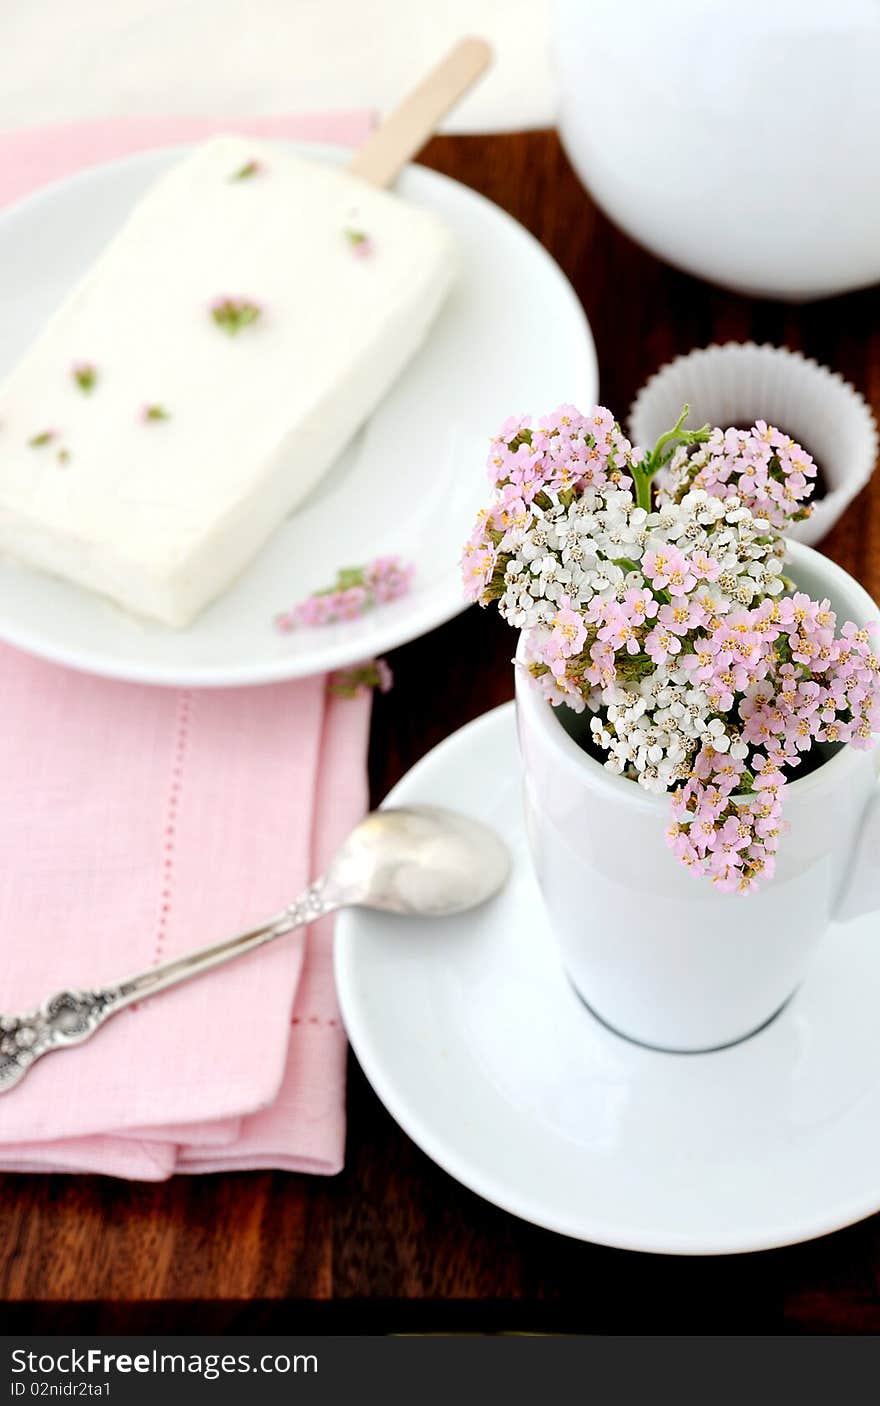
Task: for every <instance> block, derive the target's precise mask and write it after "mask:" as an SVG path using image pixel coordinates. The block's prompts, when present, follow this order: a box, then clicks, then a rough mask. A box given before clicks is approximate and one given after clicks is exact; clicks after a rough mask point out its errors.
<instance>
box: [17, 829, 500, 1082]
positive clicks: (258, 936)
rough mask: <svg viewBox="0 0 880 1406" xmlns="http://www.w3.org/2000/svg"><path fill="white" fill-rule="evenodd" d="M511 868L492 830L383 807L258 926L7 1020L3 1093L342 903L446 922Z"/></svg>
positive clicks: (492, 889)
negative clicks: (60, 1055)
mask: <svg viewBox="0 0 880 1406" xmlns="http://www.w3.org/2000/svg"><path fill="white" fill-rule="evenodd" d="M509 867H510V864H509V859H508V855H507V851H506V849H505V847H504V845H503V844H502V843H501V841H500V840H499V839H498V838H497V836H496V835H494V834H493V832H492V831H491V830H490V829H488V827H487V826H485V825H481V824H480V823H479V822H478V821H476V820H470V819H468V817H467V816H464V815H458V814H457V813H456V812H455V811H451V810H440V809H439V808H437V807H435V806H409V807H401V808H400V809H393V808H389V809H387V810H377V811H374V812H373V813H372V814H371V815H368V816H367V817H366V819H365V820H362V821H361V823H360V825H358V826H357V827H356V829H354V830H353V831H352V832H351V834H350V835H349V837H348V839H347V840H346V841H345V843H344V844H343V846H342V848H341V849H340V850H339V851H338V853H337V854H336V856H335V858H334V859H333V861H332V863H331V864H330V867H329V869H328V870H327V872H326V874H324V875H323V877H322V878H320V879H316V880H315V882H314V883H313V884H310V885H309V887H308V888H307V889H306V890H305V891H304V892H303V893H301V894H300V896H299V897H298V898H295V899H294V901H293V902H292V903H289V904H288V905H287V907H286V908H282V910H281V912H280V913H276V914H275V916H274V918H270V919H269V921H268V922H266V923H264V924H263V925H262V926H261V927H258V928H253V929H252V930H251V931H250V932H245V933H241V934H240V935H239V936H238V937H230V938H227V940H226V941H225V942H217V943H214V944H213V945H212V946H210V947H200V948H198V949H197V950H196V951H195V952H190V953H189V954H188V955H187V956H185V957H177V958H175V960H174V961H172V962H165V963H164V964H163V965H162V966H159V967H151V968H150V970H149V971H145V972H141V973H140V974H139V975H137V976H131V977H128V979H127V980H125V981H119V982H115V983H114V984H113V985H111V986H100V987H97V988H95V990H93V991H59V992H58V994H57V995H55V996H51V997H50V998H49V1000H48V1001H46V1002H45V1003H44V1004H43V1005H42V1006H40V1008H39V1009H38V1010H35V1011H30V1012H28V1014H27V1015H3V1016H0V1093H5V1092H6V1090H7V1089H11V1088H12V1087H13V1086H14V1085H15V1084H17V1083H18V1082H19V1080H20V1079H22V1078H24V1076H25V1074H26V1073H27V1071H28V1070H29V1069H30V1067H31V1065H32V1064H33V1063H34V1061H35V1060H37V1059H39V1058H40V1056H41V1055H44V1054H49V1053H51V1051H53V1050H60V1049H66V1048H68V1047H69V1046H71V1045H78V1044H80V1043H81V1042H82V1041H83V1040H87V1039H88V1038H89V1036H90V1035H93V1034H94V1032H95V1031H96V1030H97V1029H98V1027H99V1026H101V1025H103V1024H104V1022H105V1021H106V1020H109V1019H110V1017H111V1016H113V1015H116V1013H117V1011H121V1010H123V1009H124V1008H125V1007H126V1006H130V1005H131V1003H132V1002H133V1001H143V1000H146V998H147V997H148V996H155V995H157V994H158V993H159V992H160V991H166V990H167V989H168V988H169V987H170V986H179V985H180V983H181V982H183V981H189V980H190V978H191V977H195V976H201V975H203V973H204V972H207V971H210V970H211V968H212V967H219V966H222V965H223V963H224V962H229V961H232V960H233V958H235V957H243V956H244V954H245V953H246V952H253V951H254V950H255V949H256V948H257V947H263V946H265V944H266V943H267V942H274V940H275V938H276V937H283V936H284V934H285V933H288V932H293V930H294V928H299V927H302V926H303V925H304V924H306V923H313V922H315V921H316V920H317V919H318V918H323V917H324V916H325V915H326V914H327V913H333V912H335V911H336V909H337V908H350V907H359V908H378V909H381V910H382V911H383V912H386V913H408V914H412V915H415V916H417V917H421V918H445V917H448V916H450V915H452V914H454V913H464V912H466V911H467V910H468V909H469V908H475V907H476V906H477V905H478V904H480V903H485V901H486V899H488V898H491V897H492V895H493V894H495V893H497V892H498V890H499V889H500V888H501V887H502V886H503V884H504V882H505V880H506V878H507V874H508V870H509Z"/></svg>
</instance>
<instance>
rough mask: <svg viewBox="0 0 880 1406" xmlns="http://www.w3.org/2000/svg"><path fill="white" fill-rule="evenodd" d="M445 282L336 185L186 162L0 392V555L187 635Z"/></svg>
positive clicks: (320, 466) (303, 483) (408, 352)
mask: <svg viewBox="0 0 880 1406" xmlns="http://www.w3.org/2000/svg"><path fill="white" fill-rule="evenodd" d="M454 269H455V258H454V248H453V243H452V239H451V236H450V235H449V233H448V232H447V230H446V229H445V228H444V226H443V225H442V224H441V223H440V222H439V221H438V220H437V219H435V218H434V216H433V215H432V214H430V213H429V212H428V211H426V210H423V209H420V208H416V207H415V206H413V205H410V204H408V203H407V202H406V201H405V200H402V199H400V198H399V197H397V196H395V195H392V194H389V193H388V192H386V191H383V190H378V189H375V188H374V187H372V186H370V185H368V184H367V183H366V182H364V181H361V180H359V179H358V178H356V177H355V176H353V175H348V174H346V172H345V171H344V170H343V169H341V168H337V167H335V166H332V165H328V164H324V163H322V162H318V161H311V160H306V159H304V158H300V157H297V156H294V155H291V154H289V153H288V152H286V151H284V150H283V149H279V148H276V147H273V146H267V145H265V144H262V143H257V142H252V141H248V140H244V139H242V138H238V137H222V138H219V139H217V140H215V141H212V142H210V143H209V144H207V145H206V146H204V147H201V148H200V149H198V150H197V151H196V152H195V153H194V154H192V155H190V156H187V157H186V158H185V159H183V160H181V161H180V163H179V164H177V165H176V166H174V167H173V169H171V170H170V171H169V172H168V173H167V174H166V175H164V176H162V177H161V178H160V179H159V180H158V181H157V182H156V183H155V185H153V186H152V187H151V189H150V190H149V191H148V192H147V193H146V195H145V196H144V197H143V199H142V200H141V201H140V203H139V204H138V205H137V207H136V208H135V210H134V212H133V213H132V215H131V216H130V218H129V219H128V221H127V223H126V224H125V226H124V227H123V229H122V230H121V231H120V233H119V234H118V235H117V236H116V237H115V238H114V239H113V241H112V242H111V244H110V245H109V247H108V248H107V249H106V250H105V252H104V253H103V254H102V256H101V257H100V258H99V259H98V261H97V263H96V264H95V265H94V267H93V268H92V269H91V271H90V272H89V273H88V274H87V275H86V276H85V277H84V279H83V280H82V282H81V283H80V284H79V286H78V287H77V288H76V289H75V290H74V292H73V293H72V294H71V295H70V296H69V297H68V299H67V300H66V302H65V303H64V304H63V306H62V307H61V309H60V310H59V311H58V312H57V313H56V314H55V316H54V317H53V318H52V320H51V321H50V323H49V325H48V327H47V328H46V329H45V331H44V332H43V334H42V335H41V336H40V337H39V339H38V340H37V342H36V344H35V345H34V346H32V347H31V349H30V350H29V352H28V353H27V355H26V356H25V358H24V360H23V361H22V362H21V363H20V365H19V366H18V367H17V369H16V370H15V371H13V373H12V374H11V376H10V377H9V378H8V380H7V381H6V382H5V384H4V385H3V386H2V388H0V549H2V550H5V551H8V552H10V553H13V554H14V555H15V556H16V557H18V558H20V559H21V560H23V561H26V562H28V563H30V564H32V565H34V566H37V567H40V568H42V569H44V570H46V571H49V572H52V573H54V574H56V575H58V576H62V577H65V578H67V579H69V580H71V581H74V582H77V583H79V584H80V585H82V586H86V587H89V588H91V589H92V590H94V591H98V592H100V593H102V594H103V595H105V596H108V597H110V598H111V599H112V600H113V601H115V602H117V603H118V604H119V605H121V606H123V607H125V608H126V609H128V610H130V611H132V612H135V613H136V614H139V615H144V616H149V617H152V618H153V619H156V620H159V621H162V622H163V623H165V624H166V625H171V626H185V625H187V624H188V623H189V622H190V621H191V620H192V619H193V618H194V617H195V616H196V615H197V614H198V613H199V611H201V610H202V609H203V608H204V607H205V606H206V605H207V604H208V602H210V601H211V600H213V599H214V598H215V597H216V596H217V595H218V594H219V593H220V592H222V591H223V590H224V589H225V588H226V587H227V586H228V585H229V584H230V582H231V581H233V579H234V578H235V577H236V576H237V575H238V574H239V572H241V570H242V569H243V568H244V567H245V566H246V565H247V563H248V562H249V561H250V560H251V558H252V557H253V556H254V554H255V553H256V552H258V551H259V549H260V547H261V546H262V545H263V543H264V542H265V541H266V539H267V538H268V537H269V535H270V534H271V533H272V531H273V530H274V529H275V528H276V527H277V526H278V524H279V523H280V522H281V520H282V519H283V518H284V517H285V516H286V515H287V514H288V513H289V512H290V511H291V510H292V509H293V508H295V507H296V506H297V504H299V503H300V502H301V500H302V499H303V498H304V497H305V496H306V495H307V494H308V493H309V491H310V489H311V488H312V487H313V486H314V485H315V483H316V482H317V481H318V479H319V478H320V477H321V476H322V475H323V474H324V473H325V472H326V471H327V470H328V469H329V468H330V466H331V465H332V464H333V461H334V459H335V458H336V456H337V455H338V453H339V451H340V450H341V449H342V448H343V446H344V445H345V443H346V441H347V440H348V439H349V438H350V437H351V435H352V434H353V433H354V432H355V430H356V429H357V428H358V426H359V425H360V424H361V423H362V422H363V421H364V420H365V419H366V418H367V417H368V416H369V415H370V413H371V411H372V410H373V409H374V407H375V406H376V404H377V403H378V401H379V400H380V399H381V397H382V396H383V395H384V394H385V392H386V391H387V390H388V389H389V387H390V386H391V384H392V383H393V382H394V380H395V378H396V377H397V376H398V375H399V373H400V371H401V370H402V368H403V367H404V366H405V365H406V363H407V361H408V360H409V359H410V357H411V356H412V355H413V353H414V352H415V351H416V349H417V347H418V346H419V344H420V343H421V342H422V340H423V338H424V337H425V335H426V333H427V331H428V328H429V327H430V325H431V322H432V320H433V318H434V316H435V314H436V313H437V311H438V309H439V307H440V305H441V303H442V301H443V299H444V297H445V295H446V293H447V290H448V289H449V286H450V283H451V281H452V278H453V276H454Z"/></svg>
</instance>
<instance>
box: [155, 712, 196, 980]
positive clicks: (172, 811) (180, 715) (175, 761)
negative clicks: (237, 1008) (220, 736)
mask: <svg viewBox="0 0 880 1406" xmlns="http://www.w3.org/2000/svg"><path fill="white" fill-rule="evenodd" d="M191 709H192V693H191V692H190V691H189V690H188V689H185V690H184V691H183V692H182V693H181V694H180V695H179V696H178V699H177V718H176V726H175V732H174V754H173V758H172V763H171V784H170V786H169V788H168V805H167V809H166V813H165V836H164V844H163V847H162V848H163V855H162V888H161V891H160V897H159V919H158V922H157V924H156V946H155V951H154V955H153V965H154V966H158V964H159V962H160V961H161V959H162V953H163V950H164V947H165V937H166V935H167V932H168V915H169V913H170V912H171V894H172V884H173V880H174V842H175V837H176V834H177V814H178V809H179V806H180V793H181V789H182V786H183V764H184V761H185V759H186V744H187V740H188V738H189V723H190V714H191Z"/></svg>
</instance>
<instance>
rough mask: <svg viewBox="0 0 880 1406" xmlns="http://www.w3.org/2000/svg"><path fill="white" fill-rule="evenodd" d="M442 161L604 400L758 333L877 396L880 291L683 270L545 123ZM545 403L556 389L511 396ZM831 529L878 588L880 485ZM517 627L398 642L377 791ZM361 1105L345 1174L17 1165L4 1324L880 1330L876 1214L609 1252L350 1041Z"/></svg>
mask: <svg viewBox="0 0 880 1406" xmlns="http://www.w3.org/2000/svg"><path fill="white" fill-rule="evenodd" d="M424 160H425V163H426V164H427V165H429V166H432V167H434V168H435V169H437V170H440V171H444V172H446V173H447V174H448V175H451V176H455V177H456V178H457V179H458V180H460V181H464V182H465V183H466V184H468V185H471V186H474V187H475V188H476V189H477V190H480V191H482V192H483V193H484V194H485V195H487V196H489V198H490V199H492V200H494V201H497V203H498V204H499V205H501V206H503V207H504V208H505V209H506V210H509V211H510V213H511V214H512V215H514V216H515V217H516V218H517V219H518V220H521V221H522V223H523V224H525V225H526V226H527V227H528V228H529V229H531V230H532V231H533V232H534V234H536V235H537V237H538V238H539V239H540V240H541V242H542V243H543V244H544V245H545V246H546V248H547V249H549V250H550V252H551V253H552V254H553V255H554V257H555V258H556V259H557V260H558V261H559V263H560V264H561V265H562V267H563V269H564V270H565V272H566V273H567V274H568V276H569V278H570V279H571V280H572V282H573V284H574V286H575V288H576V289H577V291H578V293H579V295H580V297H581V298H582V300H583V303H584V306H585V308H586V311H587V314H588V316H589V318H590V322H591V324H592V327H593V333H594V336H595V339H596V345H597V348H598V353H599V361H600V367H601V399H602V401H603V403H604V404H606V405H608V406H610V407H611V408H612V409H613V410H614V411H615V413H616V414H617V415H618V416H619V417H620V418H621V419H623V418H624V417H625V415H626V413H627V410H628V408H629V405H630V403H631V401H632V398H633V395H634V393H635V392H636V390H637V389H638V387H639V386H640V385H641V384H642V382H643V381H644V380H645V378H646V377H647V376H648V375H649V374H650V373H651V372H652V371H654V370H655V369H656V368H657V367H658V366H659V365H660V364H661V363H662V362H664V361H666V360H668V358H669V357H671V356H673V355H675V354H677V353H679V352H685V351H689V350H690V349H691V348H692V347H695V346H702V345H705V344H706V343H708V342H711V341H724V340H727V339H734V340H737V341H744V340H746V339H748V338H753V339H755V340H757V341H770V342H775V343H785V344H787V345H788V346H790V347H798V348H801V349H803V350H804V351H805V352H807V353H809V354H810V355H812V356H815V357H817V358H818V359H819V360H820V361H822V362H825V363H827V364H829V365H830V366H833V367H836V368H837V369H838V370H840V371H841V372H842V373H843V374H844V376H846V377H847V378H849V379H850V380H852V381H853V382H854V383H855V385H856V386H857V387H859V389H861V390H862V391H863V392H864V393H865V394H866V395H867V396H868V398H869V399H870V400H871V401H872V403H873V406H874V409H875V411H878V412H880V289H876V288H875V289H873V290H871V291H869V292H865V293H859V294H854V295H850V296H847V297H844V298H837V299H833V300H830V301H826V302H821V303H817V304H813V305H809V306H806V307H788V306H785V305H782V304H776V303H770V302H753V301H750V300H747V299H744V298H739V297H734V296H732V295H730V294H727V293H724V292H721V291H719V290H717V289H714V288H710V287H708V286H707V285H705V284H703V283H700V282H698V281H696V280H694V279H692V278H689V277H687V276H685V275H683V274H680V273H677V272H675V271H673V270H671V269H669V268H666V267H665V266H663V265H662V264H660V263H658V262H657V261H656V260H655V259H653V258H652V257H651V256H650V255H648V254H646V253H644V252H642V251H641V250H640V249H638V248H637V247H636V246H635V245H634V244H632V243H631V242H630V241H629V240H628V239H627V238H625V237H624V236H623V235H622V234H620V233H619V232H618V231H617V230H615V229H614V228H613V227H612V226H611V225H610V224H609V222H608V221H607V220H606V219H605V217H604V216H603V215H602V214H601V213H600V212H599V211H598V210H597V209H596V207H595V206H594V205H593V204H592V203H591V201H590V200H589V198H588V197H587V196H586V195H585V194H584V192H583V190H582V189H581V187H580V185H579V184H578V182H577V181H576V179H575V177H574V175H573V174H572V171H571V169H570V167H569V166H568V163H567V161H566V159H565V157H564V156H563V154H562V151H561V149H560V146H559V143H558V141H557V138H556V136H555V134H553V133H550V132H538V133H530V134H526V135H514V136H502V137H478V138H477V137H472V138H469V137H455V138H442V139H438V140H435V141H434V142H433V143H432V144H431V146H430V147H429V149H428V150H427V152H426V154H425V157H424ZM510 295H511V297H512V298H515V297H516V296H517V290H516V288H511V290H510ZM552 331H553V329H552V328H548V336H552ZM527 408H529V409H534V410H535V411H538V412H541V411H544V410H547V409H549V408H550V407H549V406H534V407H521V406H511V411H512V412H513V411H519V410H521V409H527ZM495 428H496V427H495V426H494V425H487V426H486V430H487V434H489V433H490V432H493V431H494V429H495ZM824 548H825V550H826V551H827V552H828V553H829V555H830V556H832V557H833V558H834V559H835V560H836V561H838V562H840V563H841V564H842V565H843V566H845V567H847V568H848V569H849V570H850V571H851V572H852V573H853V574H854V575H856V576H857V577H858V578H859V579H860V580H861V581H862V582H863V583H864V584H865V585H866V586H867V587H868V589H869V590H870V591H871V592H872V593H873V594H874V595H875V596H878V595H880V489H878V488H874V489H873V490H871V489H869V490H867V491H866V492H865V493H863V494H862V495H861V497H860V498H859V500H858V501H857V502H856V503H855V504H854V505H853V506H852V507H851V508H850V510H849V512H848V513H847V514H846V516H845V518H844V519H843V521H842V522H841V523H840V524H839V525H838V526H837V527H836V528H835V530H834V532H833V533H832V535H831V536H830V537H829V538H828V539H827V541H826V542H825V544H824ZM512 647H513V637H512V635H511V633H510V632H509V630H508V628H507V627H506V626H504V625H503V624H502V623H501V622H500V621H499V620H498V619H497V618H495V616H494V615H492V614H489V613H483V612H478V611H475V610H471V611H468V612H467V613H466V614H465V615H463V616H460V617H459V618H458V619H457V620H454V621H452V622H451V623H450V624H448V625H446V626H444V627H443V628H442V629H439V630H437V631H435V632H434V633H433V634H431V635H429V636H428V637H427V638H425V639H422V640H419V641H417V642H416V643H414V644H411V645H407V646H406V647H405V648H403V649H400V650H397V651H396V652H395V654H394V655H393V656H392V657H391V663H392V665H393V668H394V673H395V677H396V681H397V682H396V687H395V688H394V690H393V692H392V693H391V694H389V695H388V696H387V697H384V698H379V699H377V701H376V708H375V715H374V725H373V736H372V746H371V754H370V772H371V780H372V788H373V795H374V798H375V800H377V801H378V800H380V799H381V797H382V796H383V795H384V794H385V793H386V791H387V790H388V789H389V787H390V786H391V785H393V783H394V782H395V781H396V780H397V779H398V777H399V776H401V774H402V773H403V772H405V771H406V770H407V769H408V768H409V767H410V766H411V765H412V763H413V762H415V761H416V760H417V759H418V758H419V757H421V756H422V755H423V753H425V752H426V751H428V750H429V748H431V747H433V746H434V745H435V743H437V742H439V741H440V740H441V739H442V738H443V737H445V736H446V735H447V734H448V733H450V732H452V731H453V730H454V729H455V728H457V727H459V726H461V725H462V724H463V723H465V722H467V721H468V720H469V719H471V718H473V717H476V716H477V715H478V714H479V713H482V712H484V711H485V710H486V709H488V708H491V707H493V706H494V705H495V704H497V703H501V702H503V701H504V700H505V699H507V698H509V697H510V696H511V692H512V688H511V670H510V664H509V661H510V655H511V652H512ZM349 1112H350V1125H349V1138H348V1161H347V1165H346V1168H345V1170H344V1172H343V1173H342V1174H341V1175H340V1176H339V1177H337V1178H335V1179H332V1180H326V1179H322V1178H318V1177H307V1176H292V1175H286V1174H282V1173H254V1174H236V1175H223V1176H206V1177H198V1178H190V1177H181V1178H179V1179H177V1180H174V1181H172V1182H170V1183H167V1184H165V1185H159V1186H154V1185H138V1184H126V1183H120V1182H113V1181H109V1180H105V1179H101V1178H90V1177H62V1176H51V1177H40V1176H32V1177H25V1176H22V1177H15V1176H8V1177H4V1178H2V1179H0V1246H2V1249H0V1300H2V1301H3V1320H4V1326H5V1328H6V1330H7V1331H9V1330H11V1329H13V1328H17V1329H20V1330H23V1329H31V1330H40V1329H44V1330H49V1331H63V1330H71V1331H73V1330H81V1331H85V1330H102V1329H103V1330H107V1331H114V1330H115V1331H123V1330H142V1331H149V1330H160V1329H165V1330H168V1331H186V1330H194V1331H198V1330H204V1331H214V1330H223V1329H227V1330H238V1331H248V1330H253V1331H259V1330H260V1329H263V1330H268V1329H288V1328H289V1329H290V1330H298V1331H305V1330H317V1331H328V1332H354V1333H358V1332H386V1331H393V1330H396V1331H400V1330H404V1331H405V1330H444V1329H454V1330H472V1331H473V1330H486V1331H498V1330H515V1329H519V1330H550V1331H578V1332H610V1333H635V1332H654V1333H657V1332H659V1333H663V1332H700V1331H706V1332H708V1331H714V1332H750V1331H754V1332H791V1333H815V1332H872V1333H873V1332H877V1331H880V1217H874V1218H873V1219H872V1220H869V1221H865V1222H863V1223H862V1224H860V1225H857V1226H854V1227H852V1228H851V1229H848V1230H844V1231H841V1232H840V1233H838V1234H836V1235H832V1236H828V1237H826V1238H825V1239H823V1240H819V1241H816V1242H814V1243H812V1244H807V1245H801V1246H796V1247H793V1248H791V1249H786V1250H780V1251H775V1252H773V1253H766V1254H759V1255H747V1256H739V1257H731V1258H718V1259H714V1258H712V1259H675V1258H665V1257H658V1256H650V1255H638V1254H632V1253H628V1252H624V1251H613V1250H606V1249H601V1248H598V1247H596V1246H592V1245H585V1244H580V1243H577V1242H574V1241H570V1240H566V1239H564V1238H562V1237H560V1236H556V1235H553V1234H551V1233H549V1232H545V1231H542V1230H538V1229H535V1228H534V1227H533V1226H529V1225H526V1224H523V1223H522V1222H520V1221H517V1220H515V1219H514V1218H513V1217H511V1216H508V1215H506V1214H505V1213H503V1212H502V1211H499V1210H496V1209H495V1208H494V1207H493V1206H489V1205H487V1204H486V1203H484V1202H483V1201H481V1200H479V1199H478V1198H477V1197H476V1196H474V1195H472V1194H471V1193H470V1192H468V1191H466V1190H464V1189H463V1188H462V1187H460V1186H459V1185H457V1184H456V1183H455V1182H454V1181H452V1180H451V1178H449V1177H448V1176H447V1175H446V1174H445V1173H444V1172H442V1171H440V1170H439V1169H438V1168H437V1167H435V1166H434V1165H433V1164H432V1163H431V1162H430V1161H429V1160H428V1159H427V1158H426V1157H425V1156H423V1155H422V1153H421V1152H419V1151H418V1150H417V1149H416V1148H415V1147H414V1146H413V1145H412V1143H410V1142H409V1140H408V1139H407V1138H406V1137H405V1136H404V1134H403V1133H402V1132H401V1131H400V1130H399V1129H398V1128H397V1126H396V1124H395V1123H394V1122H393V1121H392V1120H391V1118H390V1117H389V1115H388V1114H387V1113H386V1112H385V1110H384V1108H383V1107H382V1105H381V1104H380V1103H379V1101H378V1100H377V1099H376V1097H375V1096H374V1095H373V1093H372V1091H371V1090H370V1088H369V1087H368V1085H367V1084H366V1081H365V1080H364V1078H363V1076H362V1075H361V1073H360V1071H359V1070H358V1069H357V1067H356V1066H355V1065H354V1061H352V1069H351V1083H350V1093H349ZM878 1177H880V1168H878Z"/></svg>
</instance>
